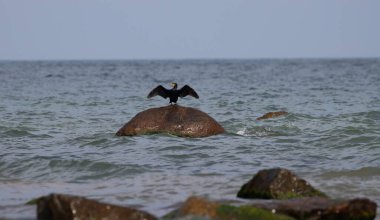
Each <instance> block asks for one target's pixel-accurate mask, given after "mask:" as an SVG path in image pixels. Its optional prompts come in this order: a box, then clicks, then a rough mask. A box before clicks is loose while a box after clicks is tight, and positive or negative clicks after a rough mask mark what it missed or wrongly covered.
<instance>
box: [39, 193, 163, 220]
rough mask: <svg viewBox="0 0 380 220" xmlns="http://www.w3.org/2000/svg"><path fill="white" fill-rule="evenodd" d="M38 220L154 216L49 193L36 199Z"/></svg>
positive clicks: (143, 218) (147, 219)
mask: <svg viewBox="0 0 380 220" xmlns="http://www.w3.org/2000/svg"><path fill="white" fill-rule="evenodd" d="M37 218H38V220H73V219H78V220H79V219H83V220H84V219H93V220H98V219H99V220H101V219H112V220H121V219H129V220H154V219H156V218H155V217H154V216H152V215H150V214H149V213H146V212H143V211H139V210H136V209H132V208H128V207H122V206H116V205H110V204H104V203H100V202H97V201H94V200H90V199H85V198H83V197H77V196H69V195H60V194H51V195H49V196H45V197H41V198H39V199H38V200H37Z"/></svg>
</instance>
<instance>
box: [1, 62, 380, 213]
mask: <svg viewBox="0 0 380 220" xmlns="http://www.w3.org/2000/svg"><path fill="white" fill-rule="evenodd" d="M171 82H177V83H178V86H179V87H182V86H183V85H185V84H188V85H190V86H191V87H192V88H194V89H195V90H196V91H197V93H198V94H199V96H200V98H199V99H194V98H192V97H185V98H183V99H179V101H178V104H179V105H182V106H189V107H194V108H197V109H200V110H202V111H204V112H206V113H208V114H209V115H210V116H211V117H213V118H214V119H215V120H216V121H218V122H219V123H221V125H222V126H223V127H224V128H225V129H226V131H227V132H226V133H225V134H222V135H216V136H212V137H207V138H181V137H176V136H171V135H167V134H155V135H142V136H135V137H116V136H115V133H116V131H117V130H118V129H119V128H120V127H122V126H123V125H124V124H125V123H126V122H127V121H129V120H130V119H131V118H132V117H133V116H134V115H136V114H137V113H138V112H140V111H143V110H145V109H148V108H153V107H160V106H165V105H168V104H169V101H168V100H165V99H162V98H161V97H154V98H152V99H147V98H146V96H147V94H148V93H149V91H150V90H151V89H153V88H154V87H156V86H157V85H159V84H161V85H163V86H165V87H167V88H168V87H169V86H170V83H171ZM270 111H287V112H289V114H288V115H286V116H282V117H278V118H274V119H269V120H262V121H257V120H256V118H257V117H259V116H262V115H263V114H265V113H267V112H270ZM274 167H282V168H287V169H290V170H292V171H293V172H294V173H296V174H297V175H298V176H300V177H302V178H304V179H306V180H307V181H309V182H310V183H311V184H312V185H313V186H314V187H316V188H318V189H320V190H321V191H323V192H325V193H327V194H328V195H330V196H331V197H333V198H355V197H368V198H370V199H372V200H374V201H375V202H377V203H378V204H380V187H379V186H380V59H287V60H279V59H277V60H271V59H258V60H136V61H132V60H130V61H1V62H0V217H3V218H4V217H5V218H11V219H25V218H26V219H33V218H35V206H26V205H24V204H25V203H26V202H27V201H29V200H31V199H33V198H36V197H40V196H44V195H47V194H49V193H52V192H54V193H67V194H73V195H80V196H85V197H87V198H92V199H96V200H99V201H103V202H110V203H114V204H119V205H125V206H132V207H137V208H139V209H142V210H146V211H148V212H151V213H153V214H155V215H158V216H160V215H163V214H165V213H166V212H168V211H170V210H171V208H170V207H171V206H172V205H173V204H176V203H178V202H181V201H183V200H185V199H186V198H187V197H188V196H190V195H205V196H208V197H210V198H212V199H234V198H236V193H237V191H238V190H239V189H240V187H241V186H242V185H243V184H244V183H245V182H247V181H248V180H249V179H250V178H251V177H252V176H253V175H254V174H255V173H256V172H257V171H259V170H261V169H267V168H274Z"/></svg>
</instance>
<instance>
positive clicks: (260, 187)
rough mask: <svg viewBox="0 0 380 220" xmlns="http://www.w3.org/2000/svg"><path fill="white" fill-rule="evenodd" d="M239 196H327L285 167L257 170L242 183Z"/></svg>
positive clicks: (263, 197)
mask: <svg viewBox="0 0 380 220" xmlns="http://www.w3.org/2000/svg"><path fill="white" fill-rule="evenodd" d="M237 196H238V197H240V198H258V199H290V198H300V197H314V196H316V197H327V196H326V195H325V194H324V193H322V192H320V191H318V190H316V189H314V188H313V187H312V186H311V185H310V184H309V183H308V182H306V181H305V180H304V179H301V178H299V177H297V176H296V175H294V174H293V173H292V172H291V171H289V170H287V169H281V168H275V169H268V170H261V171H259V172H258V173H257V174H256V175H255V176H254V177H253V178H252V179H251V180H250V181H249V182H247V183H246V184H244V185H243V186H242V187H241V189H240V191H239V192H238V194H237Z"/></svg>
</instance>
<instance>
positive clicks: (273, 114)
mask: <svg viewBox="0 0 380 220" xmlns="http://www.w3.org/2000/svg"><path fill="white" fill-rule="evenodd" d="M287 114H288V112H285V111H278V112H268V113H266V114H264V115H263V116H261V117H258V118H256V120H263V119H270V118H275V117H280V116H283V115H287Z"/></svg>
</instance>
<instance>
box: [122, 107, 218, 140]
mask: <svg viewBox="0 0 380 220" xmlns="http://www.w3.org/2000/svg"><path fill="white" fill-rule="evenodd" d="M224 132H225V130H224V128H223V127H222V126H221V125H220V124H219V123H218V122H216V121H215V120H214V119H213V118H212V117H210V116H209V115H208V114H206V113H204V112H202V111H200V110H197V109H195V108H190V107H183V106H179V105H169V106H165V107H159V108H151V109H147V110H145V111H142V112H140V113H138V114H137V115H136V116H135V117H134V118H132V119H131V120H130V121H129V122H128V123H126V124H125V125H124V126H123V127H122V128H121V129H120V130H119V131H118V132H117V133H116V135H117V136H134V135H141V134H154V133H166V134H172V135H176V136H180V137H207V136H212V135H216V134H221V133H224Z"/></svg>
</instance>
